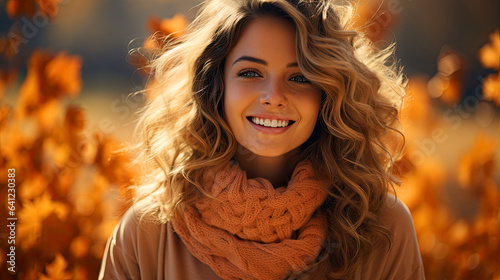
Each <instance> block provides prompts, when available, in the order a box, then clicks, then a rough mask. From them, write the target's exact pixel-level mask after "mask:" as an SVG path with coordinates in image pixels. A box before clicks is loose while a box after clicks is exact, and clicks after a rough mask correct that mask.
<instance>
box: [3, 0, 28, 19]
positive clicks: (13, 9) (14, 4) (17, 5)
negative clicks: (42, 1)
mask: <svg viewBox="0 0 500 280" xmlns="http://www.w3.org/2000/svg"><path fill="white" fill-rule="evenodd" d="M5 11H6V12H7V15H8V16H9V17H10V18H15V17H21V16H24V15H25V16H28V17H32V16H33V14H34V13H35V1H34V0H7V3H6V4H5Z"/></svg>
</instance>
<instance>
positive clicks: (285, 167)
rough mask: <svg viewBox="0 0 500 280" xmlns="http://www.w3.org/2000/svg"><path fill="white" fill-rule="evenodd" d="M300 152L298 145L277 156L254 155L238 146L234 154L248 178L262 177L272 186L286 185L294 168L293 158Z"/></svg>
mask: <svg viewBox="0 0 500 280" xmlns="http://www.w3.org/2000/svg"><path fill="white" fill-rule="evenodd" d="M299 153H300V147H299V148H296V149H294V150H292V151H290V152H288V153H286V154H283V155H281V156H277V157H265V156H259V155H256V154H254V153H252V152H250V151H249V150H247V149H246V148H244V147H243V146H238V149H237V152H236V154H235V156H234V158H235V159H236V161H237V162H238V164H239V166H240V168H241V169H242V170H244V171H245V172H246V174H247V178H248V179H252V178H257V177H260V178H264V179H266V180H268V181H269V182H271V184H272V185H273V186H274V188H277V187H281V186H286V185H288V181H289V180H290V179H291V177H292V174H293V170H294V168H295V165H294V159H295V158H296V157H297V156H298V154H299Z"/></svg>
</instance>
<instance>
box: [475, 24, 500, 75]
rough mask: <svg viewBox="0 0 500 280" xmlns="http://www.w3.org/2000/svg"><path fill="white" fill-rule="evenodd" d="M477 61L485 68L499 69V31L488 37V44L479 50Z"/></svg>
mask: <svg viewBox="0 0 500 280" xmlns="http://www.w3.org/2000/svg"><path fill="white" fill-rule="evenodd" d="M479 60H480V61H481V63H482V64H483V66H484V67H485V68H493V69H496V70H498V69H499V68H500V30H496V31H495V32H493V33H492V34H491V35H490V43H489V44H486V45H484V46H483V47H482V48H480V49H479Z"/></svg>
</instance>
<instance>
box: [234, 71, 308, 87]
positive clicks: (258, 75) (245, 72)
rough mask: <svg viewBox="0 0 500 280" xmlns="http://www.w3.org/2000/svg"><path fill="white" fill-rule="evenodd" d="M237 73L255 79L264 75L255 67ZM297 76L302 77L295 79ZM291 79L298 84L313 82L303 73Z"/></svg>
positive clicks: (239, 75) (242, 76) (245, 77)
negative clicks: (254, 68)
mask: <svg viewBox="0 0 500 280" xmlns="http://www.w3.org/2000/svg"><path fill="white" fill-rule="evenodd" d="M249 74H252V76H249ZM236 75H237V76H238V77H241V78H244V79H253V78H257V77H262V75H260V74H259V73H258V72H257V70H253V69H245V70H242V71H240V72H238V74H236ZM296 78H300V80H299V81H297V80H294V79H296ZM290 81H292V82H294V83H297V84H310V83H311V82H310V81H309V80H308V79H306V77H304V76H302V75H296V76H293V77H292V78H290Z"/></svg>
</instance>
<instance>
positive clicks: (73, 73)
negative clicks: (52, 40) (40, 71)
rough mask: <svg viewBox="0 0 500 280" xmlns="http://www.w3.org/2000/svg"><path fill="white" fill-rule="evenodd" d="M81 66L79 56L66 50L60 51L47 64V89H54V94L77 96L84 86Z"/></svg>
mask: <svg viewBox="0 0 500 280" xmlns="http://www.w3.org/2000/svg"><path fill="white" fill-rule="evenodd" d="M81 67H82V60H81V59H80V58H79V57H77V56H70V55H67V54H65V53H64V52H62V53H58V54H57V55H56V56H55V57H54V58H52V59H51V60H50V61H49V62H48V63H47V65H46V69H45V75H46V79H47V81H48V87H49V88H48V89H47V90H53V91H54V92H53V93H52V95H54V96H63V95H69V96H72V97H76V96H77V95H78V93H79V92H80V89H81V87H82V81H81V78H80V69H81ZM45 93H48V92H45Z"/></svg>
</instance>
